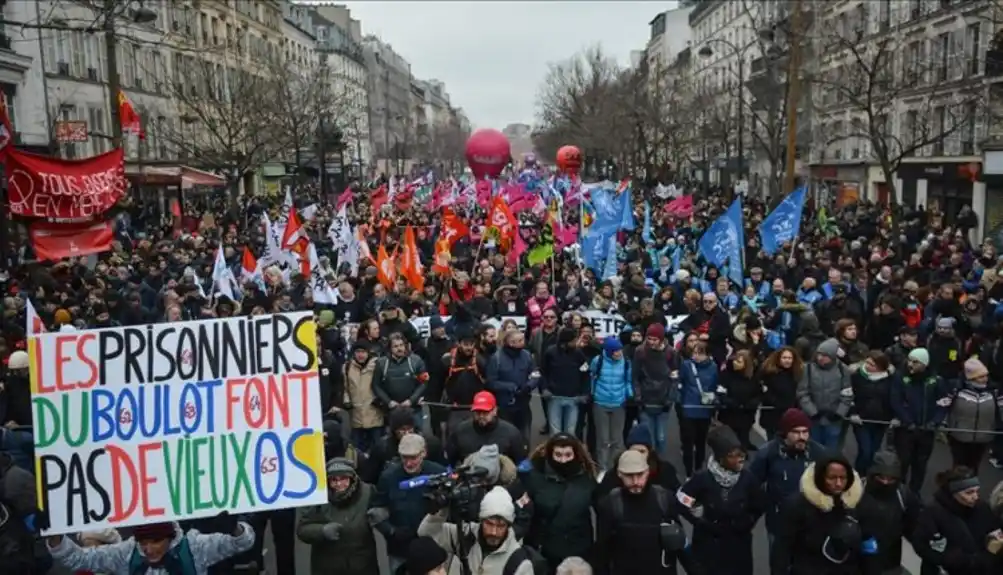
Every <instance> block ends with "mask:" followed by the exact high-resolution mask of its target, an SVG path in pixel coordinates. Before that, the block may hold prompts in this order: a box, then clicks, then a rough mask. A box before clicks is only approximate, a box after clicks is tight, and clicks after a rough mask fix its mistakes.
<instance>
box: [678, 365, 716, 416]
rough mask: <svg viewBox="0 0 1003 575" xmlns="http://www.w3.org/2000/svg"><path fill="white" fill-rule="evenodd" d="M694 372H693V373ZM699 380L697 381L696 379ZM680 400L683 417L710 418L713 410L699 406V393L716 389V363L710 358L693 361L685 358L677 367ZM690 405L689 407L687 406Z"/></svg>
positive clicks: (713, 391)
mask: <svg viewBox="0 0 1003 575" xmlns="http://www.w3.org/2000/svg"><path fill="white" fill-rule="evenodd" d="M694 372H695V373H694ZM698 380H699V381H698ZM679 385H680V386H681V392H680V394H679V397H680V401H681V402H682V405H683V417H685V418H687V419H710V418H711V416H713V415H714V410H713V409H711V408H709V407H701V405H702V403H701V401H700V399H701V396H700V394H701V393H711V394H713V393H715V392H716V391H717V364H716V363H714V360H712V359H706V360H704V361H701V362H699V363H698V362H695V361H693V360H692V359H687V360H686V361H684V362H683V365H682V366H681V367H680V368H679ZM687 406H690V407H687Z"/></svg>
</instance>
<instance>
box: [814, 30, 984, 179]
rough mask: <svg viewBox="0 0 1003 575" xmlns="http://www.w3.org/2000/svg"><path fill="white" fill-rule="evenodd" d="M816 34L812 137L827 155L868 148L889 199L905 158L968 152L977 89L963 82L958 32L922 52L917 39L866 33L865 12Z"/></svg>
mask: <svg viewBox="0 0 1003 575" xmlns="http://www.w3.org/2000/svg"><path fill="white" fill-rule="evenodd" d="M881 16H882V18H883V17H885V16H886V15H881ZM881 21H882V19H881V18H879V25H880V22H881ZM817 29H818V30H819V31H820V41H821V42H822V48H823V53H824V56H823V57H822V60H821V67H820V69H819V70H818V71H817V72H816V73H815V74H813V75H812V82H813V84H814V85H815V86H817V87H818V88H817V89H816V90H813V94H815V95H816V97H815V98H814V107H815V110H816V113H817V114H818V115H819V118H820V119H819V122H818V124H819V127H818V128H817V130H816V134H815V135H816V140H817V141H818V142H819V143H821V144H822V145H823V146H824V150H825V154H826V156H827V157H830V158H832V159H837V160H838V159H852V158H857V157H860V158H866V157H867V154H868V151H869V154H870V155H871V156H872V157H873V158H874V159H875V160H876V161H877V162H878V163H879V164H880V165H881V170H882V172H883V173H884V177H885V182H886V183H887V186H888V190H889V197H891V198H895V197H896V193H895V184H894V182H895V173H896V171H897V170H898V168H899V166H900V165H901V164H902V162H903V160H905V159H906V158H908V157H910V156H914V155H934V156H942V155H951V154H959V153H960V154H973V153H974V151H975V134H976V124H977V123H978V122H980V121H981V118H982V117H983V114H984V105H983V104H984V98H983V95H982V94H983V85H982V82H981V81H970V80H969V76H970V75H971V72H972V70H971V66H969V65H968V64H967V63H966V62H965V61H964V54H965V50H964V49H963V41H964V36H963V34H964V30H962V31H961V35H960V36H959V34H958V33H950V32H948V33H944V34H942V35H941V36H940V37H939V38H938V39H937V40H936V41H935V42H933V43H931V44H932V45H933V46H934V48H933V53H932V54H925V51H924V48H923V45H924V42H923V41H922V39H921V38H916V39H913V40H909V39H906V40H904V41H903V39H901V38H899V37H898V35H897V34H896V33H894V32H888V31H883V33H879V34H872V33H871V32H872V31H869V30H868V20H867V14H866V12H864V11H863V10H860V11H856V12H853V13H850V15H849V16H847V15H845V14H844V15H841V16H838V19H836V17H834V19H833V21H831V22H827V23H826V25H825V26H820V27H818V28H817ZM903 42H904V43H903ZM952 54H957V55H959V57H960V58H961V60H960V61H959V60H956V59H955V58H954V57H953V56H952ZM846 143H849V146H848V148H849V151H848V154H847V153H846V152H847V146H846V145H844V144H846ZM868 149H869V150H868ZM847 155H849V158H846V157H845V156H847Z"/></svg>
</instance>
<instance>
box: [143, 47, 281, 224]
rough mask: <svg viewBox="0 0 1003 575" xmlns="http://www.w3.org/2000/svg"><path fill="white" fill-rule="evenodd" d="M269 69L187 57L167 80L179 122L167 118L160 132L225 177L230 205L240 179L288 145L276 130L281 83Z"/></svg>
mask: <svg viewBox="0 0 1003 575" xmlns="http://www.w3.org/2000/svg"><path fill="white" fill-rule="evenodd" d="M270 68H271V66H268V67H262V68H261V69H259V70H258V71H256V72H249V71H247V70H246V69H243V67H242V66H240V65H239V63H237V62H233V61H230V60H229V59H228V58H186V60H185V62H184V68H183V69H180V70H177V71H176V74H175V76H174V78H172V79H171V81H169V82H167V85H168V89H169V93H170V95H171V97H172V98H173V99H174V103H175V105H176V106H177V116H178V118H179V120H180V121H179V122H178V123H176V124H172V123H169V122H168V123H165V125H164V126H163V127H162V133H160V134H158V136H159V137H160V138H161V139H163V140H164V141H166V142H168V143H170V144H171V145H172V146H173V147H174V148H175V149H176V150H178V152H179V155H180V156H182V157H186V158H191V159H192V160H193V161H194V162H196V163H197V164H198V165H199V166H201V167H203V168H206V169H210V170H214V171H216V172H217V173H218V174H219V175H221V176H222V177H224V178H226V179H227V182H228V184H229V185H230V187H231V190H232V193H231V201H232V202H233V203H232V207H236V201H237V197H236V196H237V193H236V192H237V185H238V183H239V181H240V178H241V177H243V176H244V174H245V173H246V172H247V171H248V170H250V169H252V168H253V167H255V166H258V165H261V164H263V163H265V162H268V161H271V160H273V159H275V158H276V157H277V156H278V155H279V154H281V152H282V151H284V150H288V149H289V145H290V142H289V141H288V139H287V138H286V134H283V133H282V131H281V130H277V129H276V127H277V126H281V125H282V122H283V115H282V114H281V108H280V106H279V104H278V102H279V101H280V100H281V96H282V87H281V86H279V84H280V82H279V81H278V80H279V79H278V78H276V77H275V76H274V75H273V74H271V73H270Z"/></svg>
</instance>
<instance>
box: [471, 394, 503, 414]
mask: <svg viewBox="0 0 1003 575" xmlns="http://www.w3.org/2000/svg"><path fill="white" fill-rule="evenodd" d="M496 407H498V402H497V401H495V396H494V395H493V394H492V393H491V392H490V391H479V392H477V395H475V396H474V402H473V403H472V404H471V405H470V411H491V410H492V409H494V408H496Z"/></svg>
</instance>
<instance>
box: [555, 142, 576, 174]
mask: <svg viewBox="0 0 1003 575" xmlns="http://www.w3.org/2000/svg"><path fill="white" fill-rule="evenodd" d="M557 167H558V168H560V169H561V171H562V172H567V173H569V174H571V175H572V176H575V175H577V174H578V170H580V169H581V168H582V151H581V150H579V149H578V148H577V147H576V146H563V147H561V149H560V150H557Z"/></svg>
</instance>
